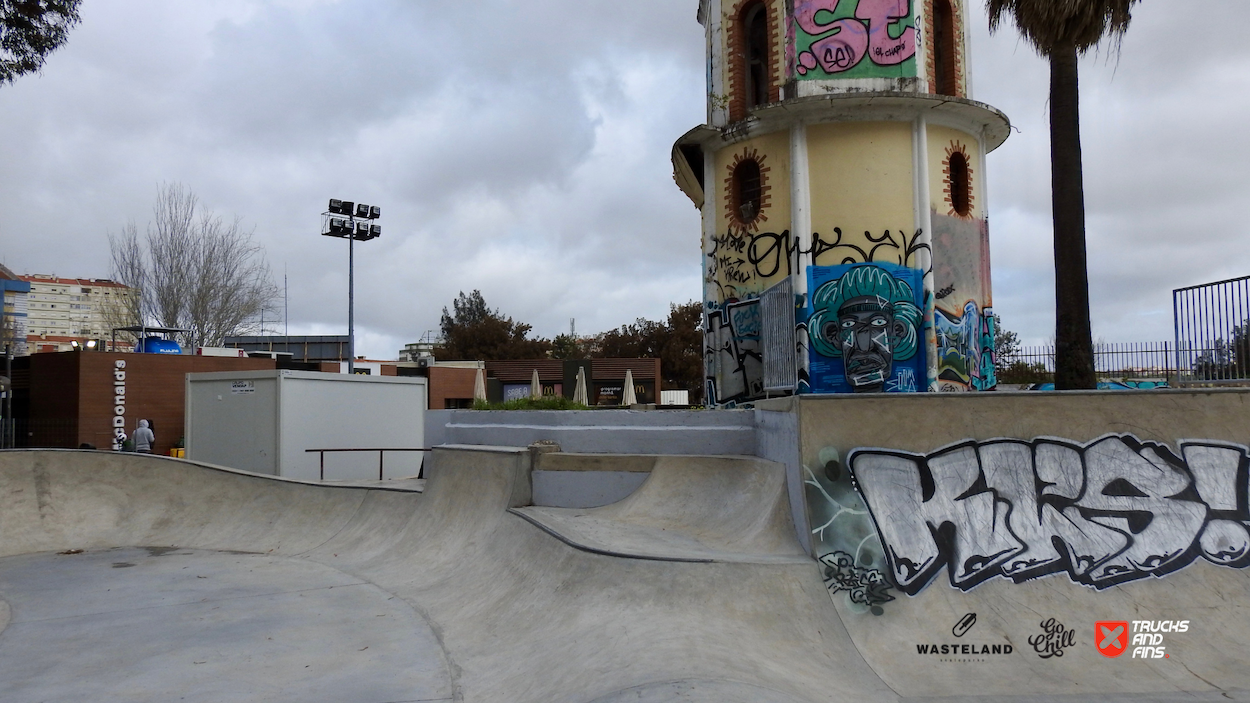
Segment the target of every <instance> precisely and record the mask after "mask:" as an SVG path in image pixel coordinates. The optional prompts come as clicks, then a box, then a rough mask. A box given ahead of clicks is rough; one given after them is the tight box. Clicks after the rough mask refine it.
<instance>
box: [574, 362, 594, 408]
mask: <svg viewBox="0 0 1250 703" xmlns="http://www.w3.org/2000/svg"><path fill="white" fill-rule="evenodd" d="M573 402H574V403H581V404H582V405H590V402H589V401H588V400H587V399H586V367H585V366H578V367H577V387H576V388H575V389H574V390H573Z"/></svg>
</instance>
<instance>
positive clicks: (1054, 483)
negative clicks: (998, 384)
mask: <svg viewBox="0 0 1250 703" xmlns="http://www.w3.org/2000/svg"><path fill="white" fill-rule="evenodd" d="M1179 450H1180V451H1179V454H1175V453H1173V452H1172V450H1171V449H1169V448H1168V447H1167V446H1165V445H1162V444H1159V443H1155V442H1143V441H1141V440H1139V439H1137V438H1136V437H1134V436H1132V435H1107V436H1104V437H1102V438H1099V439H1096V440H1093V441H1092V442H1089V443H1088V444H1077V443H1072V442H1067V441H1063V440H1056V439H1049V438H1046V439H1036V440H1034V441H1032V442H1027V441H1022V440H990V441H985V442H974V441H969V442H965V443H961V444H958V445H955V446H951V447H947V448H944V449H940V450H938V451H935V452H933V453H931V454H928V455H919V454H911V453H907V452H900V451H886V450H877V449H867V450H856V451H854V452H852V453H851V455H850V457H849V459H848V463H849V464H850V466H851V470H852V473H853V474H854V476H855V480H856V483H857V486H858V487H859V489H860V491H861V492H862V493H863V496H864V500H865V503H866V504H867V505H868V508H869V511H870V512H871V514H872V516H873V520H874V522H875V524H876V526H877V530H878V532H879V534H880V536H881V541H882V544H883V545H884V547H885V551H886V556H887V560H888V562H889V565H890V571H891V576H892V577H893V579H894V581H895V583H896V585H897V586H898V588H899V589H900V590H901V591H903V592H904V593H907V594H908V595H915V594H916V593H919V592H920V591H921V590H923V589H924V588H925V587H926V586H927V585H928V584H929V583H930V582H931V581H932V580H933V579H934V578H935V577H936V576H937V574H938V573H939V572H941V571H942V570H943V569H945V570H946V571H947V573H948V577H949V580H950V584H951V585H952V586H954V587H956V588H958V589H960V590H964V591H967V590H969V589H972V588H974V587H976V586H977V585H978V584H980V583H983V582H984V581H986V580H988V579H991V578H995V577H1005V578H1010V579H1012V580H1013V581H1015V582H1017V583H1020V582H1024V581H1029V580H1032V579H1035V578H1039V577H1042V576H1045V575H1048V574H1054V573H1061V572H1066V573H1067V574H1068V578H1069V579H1071V580H1072V581H1073V582H1075V583H1080V584H1084V585H1087V586H1091V587H1094V588H1097V589H1104V588H1108V587H1110V586H1113V585H1116V584H1120V583H1124V582H1127V581H1133V580H1136V579H1141V578H1145V577H1147V576H1164V575H1167V574H1169V573H1172V572H1174V571H1176V570H1178V569H1182V568H1184V567H1185V566H1187V565H1189V564H1190V563H1191V562H1193V561H1194V559H1196V558H1198V557H1202V558H1204V559H1206V560H1207V561H1209V562H1211V563H1213V564H1216V565H1218V566H1226V567H1231V568H1238V569H1240V568H1245V567H1247V566H1250V530H1248V529H1247V524H1248V523H1250V506H1248V505H1247V491H1246V486H1247V480H1248V478H1250V477H1248V469H1250V450H1248V449H1247V448H1246V447H1244V446H1241V445H1234V444H1226V443H1221V442H1213V441H1188V442H1181V443H1180V447H1179Z"/></svg>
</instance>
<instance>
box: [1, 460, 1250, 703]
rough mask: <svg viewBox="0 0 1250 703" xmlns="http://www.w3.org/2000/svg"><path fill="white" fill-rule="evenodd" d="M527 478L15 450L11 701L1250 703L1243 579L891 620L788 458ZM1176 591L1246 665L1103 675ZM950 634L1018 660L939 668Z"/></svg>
mask: <svg viewBox="0 0 1250 703" xmlns="http://www.w3.org/2000/svg"><path fill="white" fill-rule="evenodd" d="M530 461H531V455H530V454H529V453H528V452H527V451H526V450H523V449H508V448H489V447H445V448H440V449H438V450H436V451H435V452H433V455H432V458H431V462H430V464H431V465H430V467H429V470H428V482H427V484H426V487H425V491H424V493H414V492H411V491H397V490H388V489H385V488H363V487H347V486H329V485H312V484H305V483H298V482H292V481H285V480H281V479H273V478H267V477H260V476H255V475H251V474H245V473H241V472H236V471H231V470H227V469H221V468H219V467H213V466H208V465H201V464H195V463H191V462H185V461H177V460H171V459H164V458H161V457H152V456H141V455H129V454H116V453H107V452H79V451H63V450H42V451H6V452H0V700H3V701H6V702H8V701H13V702H19V703H25V702H27V701H32V702H33V701H80V700H91V701H167V700H187V701H359V702H362V703H375V702H376V703H398V702H401V701H437V700H464V701H489V702H496V701H498V702H500V703H503V702H505V701H506V702H509V703H512V702H530V701H532V702H535V703H537V702H540V701H542V702H547V701H567V702H569V703H591V702H594V703H623V702H625V701H631V702H632V701H638V702H643V703H659V702H661V701H663V702H668V701H690V702H700V703H701V702H705V701H706V702H711V701H718V702H729V703H738V702H739V701H741V702H742V703H746V702H747V701H751V702H762V703H800V702H808V703H814V702H816V701H856V702H860V701H900V700H995V701H999V700H1009V701H1019V702H1023V701H1043V700H1045V701H1069V700H1070V701H1078V700H1125V701H1127V700H1133V701H1143V700H1145V701H1182V700H1184V701H1196V700H1230V699H1232V700H1250V697H1247V696H1246V694H1245V693H1244V691H1243V689H1244V688H1245V685H1244V681H1245V679H1246V678H1247V675H1246V674H1245V673H1244V666H1243V665H1242V662H1243V661H1244V657H1243V656H1242V654H1241V650H1240V648H1239V643H1240V642H1244V636H1243V635H1242V634H1241V633H1242V632H1244V631H1245V629H1246V628H1245V625H1246V623H1245V618H1246V615H1245V613H1244V609H1243V608H1241V607H1240V606H1238V605H1235V604H1240V603H1246V602H1247V599H1246V593H1245V587H1244V586H1241V585H1240V584H1241V583H1242V582H1243V581H1244V578H1225V575H1227V574H1231V575H1232V576H1233V577H1241V576H1244V574H1242V572H1240V571H1236V570H1232V571H1229V570H1225V571H1222V572H1221V571H1216V570H1215V567H1211V566H1205V565H1201V564H1198V565H1194V566H1193V567H1190V568H1189V569H1187V570H1185V571H1181V572H1178V573H1177V574H1175V575H1174V576H1173V577H1170V578H1169V579H1168V580H1167V581H1165V582H1163V584H1162V585H1163V586H1164V588H1163V589H1159V588H1158V586H1159V585H1160V584H1159V583H1154V584H1151V585H1152V586H1154V587H1155V588H1153V589H1152V590H1151V591H1150V592H1149V595H1148V596H1143V595H1141V594H1144V593H1146V592H1145V590H1144V589H1145V588H1146V585H1145V584H1141V583H1138V584H1122V585H1117V586H1114V587H1113V588H1111V589H1108V590H1106V591H1101V592H1099V593H1097V594H1092V592H1091V593H1087V591H1088V589H1085V587H1083V586H1077V585H1074V584H1070V583H1067V581H1066V579H1065V580H1063V581H1060V580H1058V579H1056V578H1050V579H1045V580H1038V581H1033V582H1030V583H1027V584H1022V585H1016V584H1011V583H1001V584H1000V583H997V582H992V581H991V582H987V583H985V584H982V585H980V586H978V587H977V588H975V589H970V590H967V591H964V590H960V589H958V588H952V587H947V586H946V585H944V584H940V583H939V584H934V585H933V586H931V587H930V588H928V589H925V590H924V591H923V592H922V593H918V595H915V596H909V595H904V594H901V593H898V592H895V593H894V594H893V596H892V600H891V601H887V602H885V604H884V606H882V607H881V608H879V610H880V612H879V614H874V611H873V610H872V608H871V607H870V606H867V605H865V604H863V603H856V602H854V601H852V600H851V599H849V598H846V597H843V596H845V595H846V594H844V593H841V592H840V591H837V590H836V589H833V593H834V596H835V597H834V598H833V599H831V598H830V589H828V588H827V584H826V583H825V582H824V580H823V579H822V576H824V577H825V578H828V576H829V571H830V569H831V568H833V567H832V566H831V565H830V563H829V561H828V560H827V559H826V560H823V561H822V563H817V562H816V561H813V560H812V559H810V558H806V557H804V556H802V554H801V550H800V549H799V548H798V546H797V544H796V543H795V542H794V537H793V532H792V528H791V526H790V523H789V521H788V517H789V515H788V510H789V506H788V504H787V501H786V500H785V499H784V496H785V491H784V472H782V471H780V470H779V467H778V466H777V465H774V464H771V463H770V462H765V461H762V460H754V459H751V458H745V457H737V458H692V459H668V460H666V461H663V462H657V465H656V468H655V469H653V470H652V472H651V475H650V477H649V478H648V479H647V480H646V481H645V482H644V483H643V485H642V487H641V488H639V489H638V490H637V491H636V492H635V493H634V495H632V496H630V497H629V498H627V499H626V500H625V501H622V502H620V503H617V504H615V505H609V506H604V507H602V508H594V509H585V510H579V509H557V508H538V507H532V506H529V503H530V502H531V501H530V486H529V485H528V468H529V462H530ZM716 506H720V507H722V508H726V509H727V510H720V511H717V510H714V509H713V508H715V507H716ZM726 512H728V513H730V514H728V515H726V514H725V513H726ZM860 556H862V555H860ZM834 565H836V562H834ZM850 566H851V567H854V562H852V564H851V565H850ZM852 575H853V574H852ZM851 580H853V579H851ZM1133 588H1137V589H1140V590H1139V592H1134V591H1133V590H1132V589H1133ZM1095 596H1096V598H1095ZM1147 597H1148V598H1150V599H1151V600H1146V598H1147ZM1168 599H1174V600H1175V601H1176V602H1181V603H1185V604H1186V610H1185V612H1184V615H1185V616H1186V617H1187V618H1188V619H1189V620H1190V621H1191V624H1192V627H1193V633H1194V634H1195V635H1196V634H1198V633H1201V637H1202V638H1203V641H1204V642H1206V641H1209V642H1210V643H1211V644H1210V645H1209V646H1210V647H1211V648H1212V649H1213V651H1214V650H1215V649H1218V648H1219V647H1225V646H1227V647H1230V648H1233V647H1235V649H1230V650H1229V651H1227V652H1225V653H1223V654H1221V655H1220V657H1218V658H1215V659H1210V658H1208V659H1204V660H1202V661H1198V660H1196V659H1195V658H1192V657H1190V658H1186V657H1178V658H1177V659H1176V660H1175V661H1172V660H1170V659H1168V660H1160V661H1151V662H1141V663H1140V664H1144V667H1145V668H1143V667H1136V666H1129V667H1125V666H1119V667H1118V668H1116V667H1115V666H1112V667H1110V668H1108V667H1104V666H1102V665H1103V664H1104V663H1109V664H1113V665H1115V664H1124V663H1125V661H1123V660H1120V661H1112V660H1110V659H1107V658H1106V657H1105V655H1104V654H1100V653H1098V652H1097V651H1096V650H1095V649H1094V647H1095V630H1094V624H1095V623H1094V618H1097V619H1099V620H1107V621H1112V620H1116V619H1125V620H1146V619H1153V620H1164V619H1166V618H1170V616H1171V615H1172V614H1173V611H1168V612H1162V611H1161V613H1160V615H1159V616H1158V617H1156V616H1155V615H1154V614H1152V613H1148V612H1145V611H1144V610H1141V609H1140V608H1141V604H1142V603H1146V604H1164V603H1166V602H1168ZM1135 604H1136V605H1135ZM1135 608H1136V609H1135ZM1176 612H1179V611H1176ZM1104 614H1105V615H1106V617H1103V615H1104ZM968 615H972V617H968ZM1113 616H1119V617H1113ZM1073 618H1078V619H1079V621H1078V620H1074V619H1073ZM1048 619H1049V620H1052V621H1053V623H1052V624H1055V623H1057V624H1059V625H1060V626H1061V627H1062V628H1063V630H1052V631H1051V632H1050V634H1051V635H1054V636H1055V637H1054V638H1055V639H1057V641H1058V645H1056V647H1057V649H1058V652H1057V653H1056V655H1055V656H1052V657H1049V658H1042V657H1040V656H1039V655H1038V654H1037V653H1035V651H1034V649H1035V648H1034V647H1033V646H1031V645H1030V644H1028V641H1029V639H1030V638H1031V636H1032V632H1031V631H1032V630H1037V633H1044V632H1045V628H1043V627H1042V623H1044V622H1045V621H1047V620H1048ZM1085 620H1089V622H1088V623H1086V622H1085ZM1130 627H1132V625H1130ZM1155 629H1156V630H1157V629H1159V628H1155ZM1170 629H1171V628H1170ZM959 630H963V631H962V632H961V633H960V634H959V635H956V634H955V632H957V631H959ZM1069 631H1070V632H1072V633H1073V634H1072V635H1067V634H1066V633H1067V632H1069ZM1155 634H1158V633H1155ZM1163 636H1164V637H1165V638H1169V637H1170V638H1172V640H1171V642H1170V643H1169V646H1172V647H1179V646H1182V645H1185V646H1192V645H1189V642H1192V641H1193V638H1192V636H1191V635H1189V633H1185V635H1184V637H1189V638H1190V639H1183V638H1182V635H1180V634H1174V633H1173V632H1171V631H1169V632H1167V633H1164V634H1163ZM1069 640H1071V642H1069ZM1038 641H1041V640H1038ZM952 643H953V644H954V645H958V646H962V645H964V644H967V645H968V646H969V647H971V646H973V645H977V646H978V647H979V646H980V645H984V646H986V647H991V648H992V647H995V646H997V647H998V653H993V652H992V651H991V650H989V649H987V650H986V652H985V653H984V654H982V653H981V651H980V649H979V648H978V652H977V654H975V655H973V654H964V653H956V654H948V655H942V654H934V655H928V654H926V655H918V654H916V653H915V652H916V651H917V645H918V644H920V645H925V646H928V645H930V644H933V645H936V646H938V647H941V646H943V645H947V646H951V645H952ZM1005 645H1011V652H1010V653H1009V654H1004V653H1003V648H1004V646H1005ZM1082 649H1089V650H1090V651H1088V652H1082ZM1173 651H1176V650H1173ZM1179 651H1180V652H1181V653H1183V652H1184V650H1183V649H1180V650H1179ZM1191 651H1192V650H1191ZM1204 656H1206V655H1205V654H1204ZM944 660H949V661H944ZM961 660H963V661H961ZM1101 660H1105V662H1104V661H1101ZM1165 664H1176V665H1179V666H1173V667H1172V668H1171V669H1167V668H1164V667H1165ZM1100 667H1101V668H1100Z"/></svg>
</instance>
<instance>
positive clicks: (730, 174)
mask: <svg viewBox="0 0 1250 703" xmlns="http://www.w3.org/2000/svg"><path fill="white" fill-rule="evenodd" d="M767 158H768V157H767V156H765V155H763V154H760V153H759V150H757V149H753V148H750V147H747V148H745V149H743V150H742V151H741V152H740V153H737V154H734V159H733V162H732V163H730V164H728V165H727V169H726V173H725V181H724V183H725V188H726V190H725V201H724V202H725V210H726V212H725V215H726V219H727V220H728V223H729V227H730V229H731V230H735V229H737V230H752V231H755V230H758V229H759V226H760V223H762V222H765V221H767V220H768V216H767V215H766V214H765V213H766V212H767V210H768V204H769V196H768V191H769V189H770V186H769V185H768V172H769V170H770V169H769V167H768V166H767V165H765V161H766V160H767Z"/></svg>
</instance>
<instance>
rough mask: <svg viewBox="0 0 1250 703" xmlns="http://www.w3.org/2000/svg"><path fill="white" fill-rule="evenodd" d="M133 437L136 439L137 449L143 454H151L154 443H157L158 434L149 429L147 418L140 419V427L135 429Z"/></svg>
mask: <svg viewBox="0 0 1250 703" xmlns="http://www.w3.org/2000/svg"><path fill="white" fill-rule="evenodd" d="M132 439H133V440H134V441H135V451H136V452H140V453H143V454H151V453H152V445H153V444H156V434H154V433H153V432H152V430H150V429H148V421H147V420H140V421H139V429H137V430H135V433H134V436H133V437H132Z"/></svg>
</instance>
